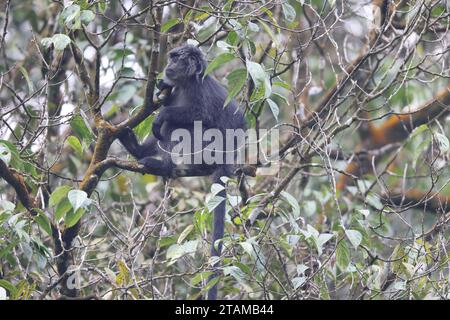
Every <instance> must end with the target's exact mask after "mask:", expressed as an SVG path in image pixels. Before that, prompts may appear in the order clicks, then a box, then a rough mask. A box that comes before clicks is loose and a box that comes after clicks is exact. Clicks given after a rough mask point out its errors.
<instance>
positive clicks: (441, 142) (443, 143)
mask: <svg viewBox="0 0 450 320" xmlns="http://www.w3.org/2000/svg"><path fill="white" fill-rule="evenodd" d="M434 136H435V137H436V140H437V142H438V146H439V149H440V150H441V152H442V153H446V152H447V151H448V149H449V145H450V143H449V141H448V138H447V137H446V136H445V135H443V134H441V133H435V134H434Z"/></svg>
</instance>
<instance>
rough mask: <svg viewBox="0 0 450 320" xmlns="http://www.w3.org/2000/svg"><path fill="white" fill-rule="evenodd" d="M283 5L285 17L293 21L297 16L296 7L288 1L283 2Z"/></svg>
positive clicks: (288, 20)
mask: <svg viewBox="0 0 450 320" xmlns="http://www.w3.org/2000/svg"><path fill="white" fill-rule="evenodd" d="M281 7H282V9H283V16H284V19H285V20H286V21H287V22H293V21H294V20H295V16H296V13H295V9H294V7H293V6H291V5H290V4H289V2H288V1H285V2H283V3H282V4H281Z"/></svg>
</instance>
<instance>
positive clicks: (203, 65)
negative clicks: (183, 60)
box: [195, 58, 206, 78]
mask: <svg viewBox="0 0 450 320" xmlns="http://www.w3.org/2000/svg"><path fill="white" fill-rule="evenodd" d="M196 60H197V66H196V71H195V74H196V75H197V77H198V78H200V77H202V76H203V73H204V72H205V69H206V63H205V61H204V60H203V59H202V58H200V59H196Z"/></svg>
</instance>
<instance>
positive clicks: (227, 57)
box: [204, 53, 235, 76]
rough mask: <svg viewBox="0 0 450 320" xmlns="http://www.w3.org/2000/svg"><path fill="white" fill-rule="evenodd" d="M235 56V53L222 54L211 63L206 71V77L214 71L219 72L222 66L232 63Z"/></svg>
mask: <svg viewBox="0 0 450 320" xmlns="http://www.w3.org/2000/svg"><path fill="white" fill-rule="evenodd" d="M234 58H235V56H234V54H233V53H222V54H221V55H218V56H217V57H216V58H215V59H214V60H213V61H211V63H210V64H209V65H208V67H207V68H206V70H205V74H204V76H207V75H208V74H210V73H211V72H213V71H214V70H217V69H218V68H220V67H221V66H222V65H224V64H225V63H227V62H230V61H231V60H234Z"/></svg>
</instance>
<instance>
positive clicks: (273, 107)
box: [266, 99, 280, 121]
mask: <svg viewBox="0 0 450 320" xmlns="http://www.w3.org/2000/svg"><path fill="white" fill-rule="evenodd" d="M266 102H267V104H268V105H269V107H270V110H271V111H272V114H273V117H274V118H275V120H277V121H278V115H279V114H280V109H279V108H278V105H277V104H276V102H275V101H273V100H272V99H267V100H266Z"/></svg>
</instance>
